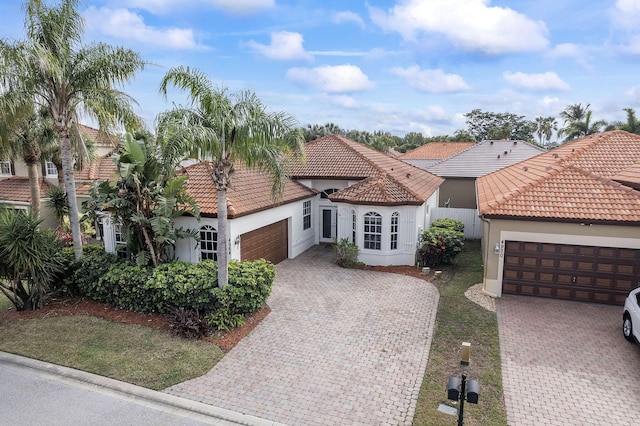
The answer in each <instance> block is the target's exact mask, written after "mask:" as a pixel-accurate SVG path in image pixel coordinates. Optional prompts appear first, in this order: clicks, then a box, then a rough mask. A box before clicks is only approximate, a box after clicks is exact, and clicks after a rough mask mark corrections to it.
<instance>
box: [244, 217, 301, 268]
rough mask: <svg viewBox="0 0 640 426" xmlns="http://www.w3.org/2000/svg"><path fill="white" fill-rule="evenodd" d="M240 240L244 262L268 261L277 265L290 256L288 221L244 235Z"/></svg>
mask: <svg viewBox="0 0 640 426" xmlns="http://www.w3.org/2000/svg"><path fill="white" fill-rule="evenodd" d="M240 238H241V243H240V244H241V245H240V256H241V258H242V260H256V259H267V260H269V261H271V262H272V263H273V264H276V263H279V262H282V261H283V260H285V259H286V258H287V257H288V255H289V252H288V248H287V241H288V238H287V220H286V219H285V220H281V221H280V222H276V223H273V224H271V225H267V226H264V227H262V228H259V229H256V230H254V231H251V232H247V233H246V234H242V235H241V237H240Z"/></svg>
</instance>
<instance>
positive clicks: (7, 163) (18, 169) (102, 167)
mask: <svg viewBox="0 0 640 426" xmlns="http://www.w3.org/2000/svg"><path fill="white" fill-rule="evenodd" d="M78 129H79V130H80V133H81V135H82V137H83V138H87V139H89V140H91V141H92V142H93V145H94V149H95V156H96V160H94V162H92V163H91V164H89V165H87V166H85V167H84V169H83V170H81V171H77V172H75V176H76V194H77V197H78V203H79V205H81V203H82V201H84V200H86V199H87V198H88V188H89V184H90V183H91V182H97V181H100V180H106V179H108V178H109V176H110V173H111V172H112V171H113V170H115V164H114V163H113V161H112V160H111V158H110V154H111V152H112V151H113V150H114V147H115V139H114V137H113V136H111V137H109V136H107V135H105V134H104V133H103V132H99V131H98V130H96V129H93V128H91V127H88V126H84V125H82V124H79V125H78ZM28 175H29V173H28V170H27V166H26V164H24V162H22V161H21V160H20V159H13V160H9V159H7V160H4V161H0V204H4V205H9V206H11V207H13V208H21V209H27V208H29V206H30V205H31V193H30V191H29V178H28ZM38 179H39V181H40V202H41V212H40V217H42V218H43V219H44V222H43V223H44V225H45V226H48V227H51V228H55V227H56V226H57V225H58V223H57V221H56V219H55V215H54V214H53V211H51V209H49V208H48V207H47V205H46V202H47V201H48V198H47V191H49V189H51V188H52V187H53V186H58V185H59V179H58V169H57V167H56V165H55V164H54V163H53V162H51V161H49V160H48V159H43V160H42V165H41V167H40V168H39V175H38Z"/></svg>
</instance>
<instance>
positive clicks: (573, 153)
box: [477, 130, 640, 222]
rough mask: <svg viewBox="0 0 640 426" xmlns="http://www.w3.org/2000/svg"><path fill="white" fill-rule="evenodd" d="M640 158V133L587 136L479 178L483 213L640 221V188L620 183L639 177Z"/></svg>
mask: <svg viewBox="0 0 640 426" xmlns="http://www.w3.org/2000/svg"><path fill="white" fill-rule="evenodd" d="M638 162H640V136H639V135H634V134H631V133H627V132H624V131H621V130H614V131H610V132H604V133H600V134H596V135H591V136H587V137H585V138H582V139H579V140H576V141H574V142H570V143H568V144H565V145H562V146H560V147H558V148H556V149H554V150H552V151H549V152H546V153H543V154H540V155H538V156H536V157H533V158H530V159H528V160H525V161H522V162H520V163H518V164H515V165H512V166H510V167H507V168H504V169H502V170H498V171H496V172H494V173H491V174H489V175H486V176H483V177H480V178H479V179H478V180H477V188H478V205H479V210H480V214H482V215H485V216H501V217H514V218H545V219H563V220H580V221H583V220H592V221H613V222H640V192H638V191H634V190H633V189H632V188H631V187H629V186H625V185H623V184H621V183H620V180H623V179H622V178H621V177H624V176H627V177H629V175H634V174H635V176H636V178H637V177H638V175H639V174H638ZM631 177H633V176H631Z"/></svg>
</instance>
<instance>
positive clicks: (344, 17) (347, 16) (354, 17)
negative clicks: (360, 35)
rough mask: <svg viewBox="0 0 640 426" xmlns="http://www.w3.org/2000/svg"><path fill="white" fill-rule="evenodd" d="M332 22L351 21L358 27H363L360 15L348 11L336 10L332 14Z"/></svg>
mask: <svg viewBox="0 0 640 426" xmlns="http://www.w3.org/2000/svg"><path fill="white" fill-rule="evenodd" d="M333 22H335V23H336V24H343V23H349V22H353V23H354V24H356V25H358V26H359V27H360V28H364V27H365V24H364V21H363V20H362V18H361V17H360V15H358V14H357V13H354V12H350V11H342V12H337V13H336V14H335V15H333Z"/></svg>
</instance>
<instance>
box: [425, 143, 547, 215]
mask: <svg viewBox="0 0 640 426" xmlns="http://www.w3.org/2000/svg"><path fill="white" fill-rule="evenodd" d="M541 152H544V150H543V149H541V148H538V147H537V146H534V145H531V144H529V143H527V142H524V141H513V140H500V141H482V142H479V143H475V144H473V145H472V146H471V147H469V148H467V149H465V150H464V151H461V152H459V153H457V154H455V155H453V156H451V157H449V158H447V159H444V160H442V161H439V162H437V163H435V164H432V165H430V166H427V167H425V170H427V171H429V172H431V173H433V174H434V175H437V176H440V177H443V178H444V183H443V184H442V185H441V186H440V205H439V207H449V208H451V207H453V208H460V209H476V208H477V203H476V179H477V178H479V177H480V176H484V175H486V174H488V173H491V172H494V171H496V170H500V169H502V168H504V167H507V166H510V165H512V164H515V163H517V162H519V161H522V160H525V159H527V158H530V157H533V156H534V155H538V154H540V153H541Z"/></svg>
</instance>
